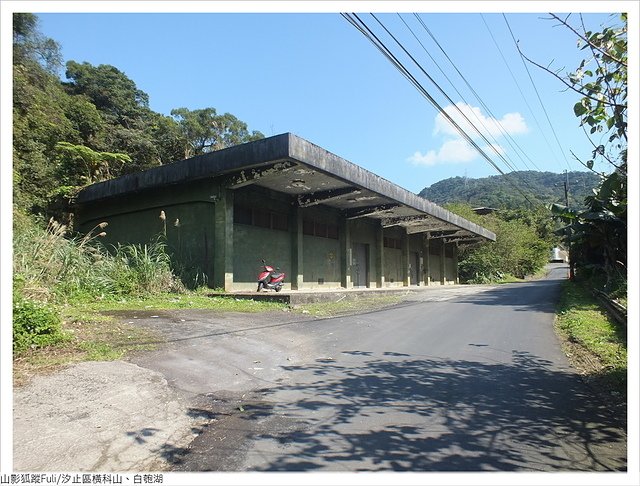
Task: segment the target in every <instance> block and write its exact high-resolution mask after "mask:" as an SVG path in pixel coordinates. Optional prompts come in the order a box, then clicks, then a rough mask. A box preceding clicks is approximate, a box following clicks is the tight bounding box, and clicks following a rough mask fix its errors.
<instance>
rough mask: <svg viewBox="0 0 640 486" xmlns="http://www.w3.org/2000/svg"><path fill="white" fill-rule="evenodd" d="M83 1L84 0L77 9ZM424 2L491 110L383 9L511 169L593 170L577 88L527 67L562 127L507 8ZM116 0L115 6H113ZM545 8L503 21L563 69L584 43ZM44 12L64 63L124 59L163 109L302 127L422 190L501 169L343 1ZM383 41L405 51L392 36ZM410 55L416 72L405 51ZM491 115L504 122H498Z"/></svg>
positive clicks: (411, 20) (430, 23)
mask: <svg viewBox="0 0 640 486" xmlns="http://www.w3.org/2000/svg"><path fill="white" fill-rule="evenodd" d="M45 3H46V2H45ZM176 3H177V2H176ZM85 5H86V3H83V4H78V10H79V11H80V10H81V9H82V8H83V6H85ZM120 5H121V4H120ZM387 5H389V4H387ZM420 5H421V4H420V3H417V2H416V3H415V6H416V7H420ZM581 5H584V4H581ZM546 6H547V7H548V5H546ZM422 7H423V9H422V12H423V13H421V15H420V17H421V19H422V20H423V22H424V23H425V25H426V26H427V27H428V28H429V30H430V31H431V33H432V34H433V36H434V37H435V38H436V39H437V40H438V42H439V43H440V45H441V46H442V47H443V49H444V50H445V51H446V53H447V55H448V56H449V57H450V58H451V60H452V61H453V62H454V63H455V66H456V67H457V69H458V70H459V71H461V72H462V74H463V75H464V76H465V78H466V80H467V81H468V83H469V84H470V85H471V86H472V87H473V89H474V90H475V91H476V92H477V93H478V94H479V96H480V98H481V99H482V101H483V102H484V104H485V105H486V107H488V108H489V109H490V110H491V113H492V114H493V116H492V115H491V114H489V113H488V112H487V110H486V109H485V108H484V107H482V106H481V104H480V102H479V101H478V100H477V99H476V98H475V96H474V95H473V94H472V93H471V92H470V91H469V89H468V88H467V86H466V84H465V82H464V81H463V80H462V79H461V78H460V77H459V76H458V74H457V73H456V71H455V69H454V67H452V65H451V64H450V63H449V61H448V60H447V59H446V58H445V56H444V55H443V54H442V52H441V51H440V49H439V48H438V47H437V46H436V45H435V44H434V42H433V40H432V39H431V37H429V35H428V34H427V31H426V30H425V29H424V28H423V27H422V26H421V25H420V24H419V23H418V21H417V19H416V18H415V17H414V16H413V15H412V13H411V10H407V12H408V13H404V14H402V19H404V20H405V21H406V22H407V24H409V26H410V27H411V28H412V30H413V31H414V33H415V34H416V35H417V36H418V38H419V39H420V42H422V44H423V45H424V47H425V48H427V50H428V52H429V53H430V54H431V56H432V57H433V58H434V59H435V61H437V65H438V66H439V67H438V66H436V65H435V64H434V62H433V60H432V59H430V58H429V57H428V56H427V54H426V53H425V50H424V49H423V47H422V46H420V44H418V42H417V41H416V40H415V38H414V37H413V35H412V34H411V32H410V31H409V30H408V29H407V27H406V26H405V25H404V23H403V22H402V19H401V18H400V17H399V16H398V15H397V14H396V13H388V14H378V18H379V19H380V20H381V21H382V22H383V23H384V24H385V25H386V26H387V27H388V28H389V29H390V30H391V31H392V32H393V33H394V35H396V36H397V37H398V39H399V40H401V42H402V43H403V45H405V46H406V47H407V49H408V50H409V51H410V52H411V53H412V55H414V56H415V57H416V60H418V62H419V63H420V64H421V65H422V66H423V67H424V69H425V70H426V71H427V72H428V73H429V74H430V75H431V76H432V77H433V78H434V79H435V80H436V81H437V82H438V84H439V85H440V86H441V87H442V88H443V89H444V90H445V92H446V93H447V94H448V95H449V97H450V98H451V99H452V100H453V101H454V102H455V103H459V106H460V107H461V108H462V109H463V111H464V112H465V113H469V115H468V116H469V118H470V119H471V120H472V121H474V123H476V122H477V120H478V119H481V120H482V121H483V123H484V125H485V126H486V127H487V130H489V131H491V132H492V133H493V132H495V134H494V137H495V138H489V141H490V142H491V144H493V145H494V146H495V147H496V150H497V151H498V152H499V153H501V154H504V157H505V158H506V159H507V161H509V162H510V163H511V165H512V167H514V168H517V169H527V168H531V169H540V170H549V171H554V172H561V171H563V170H564V169H568V168H569V169H572V170H581V169H583V168H582V166H580V164H578V163H577V162H576V161H575V160H573V158H572V156H571V153H570V152H571V151H573V152H574V153H576V155H579V156H581V157H584V158H585V159H586V158H587V157H588V155H589V152H590V150H591V146H590V144H589V142H588V141H587V140H586V138H585V136H584V133H583V131H582V129H580V128H579V126H578V121H577V119H576V118H575V117H574V115H573V110H572V107H573V104H574V103H575V102H576V101H577V99H578V97H577V94H575V93H573V92H567V91H566V90H564V87H563V86H562V85H561V84H560V83H559V82H558V81H556V80H554V79H553V78H552V77H551V76H550V75H549V74H547V73H544V72H542V71H541V70H539V69H538V68H536V67H534V66H529V71H530V73H531V75H532V77H533V80H534V83H535V86H536V88H537V89H538V92H539V94H540V97H541V99H542V101H543V102H544V104H545V107H546V110H547V115H548V116H549V118H550V120H551V124H552V126H553V129H554V130H555V135H554V133H553V132H552V130H551V128H550V126H549V123H548V122H547V115H545V113H544V112H543V111H542V109H541V107H540V102H539V101H538V99H537V96H536V94H535V91H534V89H533V87H532V83H531V81H530V80H529V78H528V74H527V71H526V70H525V68H524V65H523V62H522V60H521V59H520V56H519V55H518V53H517V50H516V48H515V43H514V41H513V39H512V38H511V34H510V33H509V30H508V26H507V23H506V22H505V18H504V17H503V15H502V14H501V13H483V14H481V13H478V12H473V13H466V14H460V13H429V12H428V10H427V9H425V8H424V7H425V6H424V4H423V5H422ZM114 8H115V9H116V10H118V4H117V3H116V4H115V7H114ZM418 10H420V9H419V8H416V11H418ZM386 11H387V12H389V10H388V9H387V10H386ZM545 12H546V8H545V5H544V4H540V8H539V13H527V14H524V13H507V14H506V19H507V21H508V23H509V26H510V27H511V29H512V31H513V33H514V35H515V37H516V38H517V39H518V40H519V41H520V45H521V47H522V50H523V51H524V52H525V53H526V54H527V55H528V56H529V57H531V58H533V59H534V60H536V61H538V62H540V63H542V64H548V63H550V62H552V61H553V66H554V67H556V68H563V67H564V68H565V69H564V70H563V72H566V71H567V70H570V69H574V68H575V67H577V65H578V64H579V61H580V59H582V58H583V57H584V54H585V53H584V51H579V50H578V48H577V47H576V41H577V39H576V37H575V35H574V34H572V33H571V32H569V31H568V30H567V29H566V28H563V27H558V26H557V22H554V21H550V20H545V19H544V17H548V15H547V14H546V13H545ZM39 17H40V21H41V24H40V28H41V30H42V32H43V33H44V34H45V35H47V36H49V37H52V38H53V39H55V40H57V41H58V42H59V43H60V44H61V45H62V52H63V56H64V58H65V61H66V60H75V61H78V62H84V61H86V62H89V63H91V64H94V65H98V64H111V65H113V66H116V67H117V68H119V69H120V70H122V71H123V72H125V73H126V74H127V76H129V77H130V78H131V79H132V80H134V81H135V82H136V84H137V86H138V87H139V88H140V89H142V90H143V91H145V92H146V93H148V94H149V97H150V106H151V108H152V109H154V110H155V111H158V112H161V113H164V114H169V113H170V111H171V109H172V108H178V107H183V106H184V107H187V108H189V109H197V108H204V107H210V106H212V107H215V108H216V109H217V110H218V112H219V113H223V112H230V113H233V114H234V115H236V116H237V117H238V118H240V119H241V120H243V121H245V122H246V123H247V124H248V125H249V128H250V129H252V130H260V131H261V132H263V133H264V134H265V135H267V136H268V135H275V134H278V133H283V132H293V133H295V134H297V135H299V136H301V137H303V138H306V139H308V140H309V141H311V142H313V143H316V144H318V145H320V146H322V147H323V148H325V149H327V150H329V151H331V152H334V153H336V154H337V155H339V156H341V157H344V158H346V159H348V160H350V161H352V162H354V163H356V164H358V165H361V166H363V167H365V168H366V169H368V170H371V171H372V172H375V173H377V174H379V175H381V176H383V177H385V178H386V179H389V180H391V181H392V182H395V183H397V184H399V185H401V186H403V187H405V188H407V189H409V190H411V191H414V192H419V191H420V190H421V189H423V188H424V187H425V186H428V185H430V184H433V183H435V182H437V181H439V180H441V179H445V178H447V177H453V176H468V177H484V176H487V175H495V174H497V173H498V172H497V171H496V169H494V168H493V167H492V166H491V165H490V164H489V163H488V162H487V161H486V160H484V159H483V158H482V157H481V156H480V155H479V154H478V153H477V152H475V151H474V150H472V149H471V148H470V147H469V146H468V145H466V144H465V143H464V142H463V141H462V140H461V139H460V137H459V136H458V135H457V134H456V133H455V132H453V131H452V130H451V127H450V125H449V124H448V123H446V122H443V119H442V117H441V116H440V117H439V116H437V115H438V114H437V111H436V109H435V108H434V107H433V106H432V105H431V104H430V103H429V102H428V101H427V100H426V99H425V98H424V97H423V96H422V95H421V94H420V93H419V92H418V91H417V90H416V89H415V88H414V87H413V86H412V85H411V84H410V83H409V82H408V81H407V80H406V79H405V78H404V77H402V76H401V74H400V73H399V72H398V71H397V70H396V69H395V68H394V67H393V66H392V64H391V63H390V62H389V61H388V60H387V59H385V58H384V57H383V56H382V55H381V54H380V53H379V52H378V50H377V49H376V48H375V47H374V46H373V45H372V44H371V43H370V42H369V41H368V40H367V39H365V37H364V36H363V35H362V34H361V33H360V32H358V31H357V30H356V29H355V28H354V27H353V26H351V25H350V24H349V23H348V22H347V21H346V20H345V19H343V18H342V17H341V16H340V15H339V13H337V12H335V13H295V14H294V13H248V12H243V13H239V14H230V13H151V12H147V13H135V14H130V13H97V12H94V13H47V14H40V15H39ZM361 17H362V18H363V19H364V20H365V21H366V22H367V24H368V25H370V26H374V25H377V23H376V21H375V19H373V18H372V17H370V16H368V15H367V14H366V13H363V14H361ZM583 18H584V20H585V23H586V24H587V26H588V28H593V29H596V28H598V27H599V26H600V25H601V24H602V23H603V22H609V23H610V22H611V21H612V20H615V19H612V17H611V16H610V15H607V14H585V15H584V16H583ZM570 21H572V22H573V23H574V24H577V23H578V22H579V21H580V18H579V17H578V16H577V15H575V14H574V15H572V16H571V17H570ZM378 31H381V29H380V27H379V26H378ZM491 36H493V39H495V42H496V43H497V44H498V45H499V46H500V49H501V51H502V54H501V53H500V51H499V50H498V49H497V47H496V45H495V43H494V40H493V39H492V37H491ZM385 44H387V45H389V46H390V47H393V49H394V51H396V52H400V51H399V48H398V47H397V45H395V44H394V42H393V41H392V40H391V39H389V38H387V39H386V40H385ZM502 56H504V58H505V59H506V63H505V61H504V60H503V58H502ZM403 62H405V63H406V65H407V67H410V69H411V70H412V72H416V73H418V72H419V71H418V70H417V69H416V68H415V66H414V65H412V64H411V61H409V60H408V59H406V58H405V61H403ZM440 69H441V70H442V71H444V73H445V75H446V77H445V75H443V74H442V73H441V72H440ZM509 70H511V72H513V77H515V80H516V81H517V84H516V81H514V79H513V77H512V74H510V71H509ZM420 81H421V83H422V84H423V86H424V87H425V88H426V89H427V90H428V91H429V92H430V93H432V94H433V95H434V97H435V98H436V99H437V100H438V102H439V103H440V104H441V106H443V107H447V106H449V107H450V105H451V103H450V102H449V101H448V100H446V99H445V98H444V97H443V96H442V95H441V94H440V93H439V92H438V91H437V89H436V88H435V87H434V86H433V85H432V84H430V82H429V81H427V80H426V78H425V77H424V76H423V75H422V74H421V76H420ZM450 82H451V83H452V84H453V86H452V85H451V84H450ZM456 89H457V90H458V91H459V92H460V94H461V95H462V97H461V96H460V94H458V93H457V92H456ZM520 91H522V93H523V94H521V93H520ZM523 95H524V96H523ZM463 98H464V100H466V102H465V101H463ZM447 111H448V112H451V113H455V111H451V108H449V109H448V110H447ZM476 117H478V118H476ZM494 117H495V119H497V120H498V122H499V123H500V125H501V126H502V130H500V131H498V130H497V128H496V127H497V125H496V122H495V121H493V120H492V119H493V118H494ZM505 132H506V133H509V135H510V137H511V138H510V139H507V137H505ZM556 137H557V138H558V139H559V140H560V141H561V144H562V149H560V147H559V145H558V143H557V141H556ZM478 143H479V145H481V146H482V147H485V151H486V152H487V154H488V155H489V156H490V157H491V158H492V159H494V161H495V162H496V163H497V164H498V165H499V167H500V168H501V170H503V171H504V172H508V171H510V170H511V169H510V168H509V167H508V166H506V165H505V163H504V161H502V159H500V158H499V156H498V155H497V153H496V152H495V151H492V150H491V149H489V148H488V147H487V145H488V144H487V143H486V142H485V141H479V142H478ZM523 153H524V154H526V155H523ZM603 169H605V168H604V167H603Z"/></svg>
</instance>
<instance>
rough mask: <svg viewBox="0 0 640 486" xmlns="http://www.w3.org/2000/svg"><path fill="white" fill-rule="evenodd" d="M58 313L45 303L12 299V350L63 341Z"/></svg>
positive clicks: (65, 337) (64, 338)
mask: <svg viewBox="0 0 640 486" xmlns="http://www.w3.org/2000/svg"><path fill="white" fill-rule="evenodd" d="M66 339H67V336H66V335H65V334H64V333H63V332H62V328H61V320H60V316H59V314H58V313H57V312H56V311H55V310H54V309H52V308H50V307H49V306H48V305H47V304H44V303H41V302H36V301H34V300H29V299H24V298H22V297H18V298H16V299H14V301H13V351H14V353H16V354H20V353H22V352H24V351H26V350H27V349H29V348H32V347H44V346H49V345H51V344H56V343H58V342H61V341H64V340H66Z"/></svg>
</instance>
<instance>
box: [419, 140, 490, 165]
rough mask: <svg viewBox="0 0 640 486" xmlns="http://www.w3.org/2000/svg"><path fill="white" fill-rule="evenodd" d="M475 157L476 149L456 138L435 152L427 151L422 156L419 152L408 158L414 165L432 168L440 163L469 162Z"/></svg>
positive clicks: (476, 154)
mask: <svg viewBox="0 0 640 486" xmlns="http://www.w3.org/2000/svg"><path fill="white" fill-rule="evenodd" d="M477 156H478V152H477V151H476V149H474V148H473V147H471V145H469V144H468V143H467V142H466V141H464V140H462V139H461V138H457V139H453V140H447V141H446V142H444V143H443V144H442V146H441V147H440V149H439V150H438V151H437V152H436V151H435V150H429V151H428V152H427V153H426V154H424V155H423V154H422V153H421V152H416V153H415V154H413V155H412V156H411V157H409V161H411V162H413V163H414V164H416V165H426V166H432V165H436V164H442V163H454V164H459V163H464V162H471V161H472V160H473V159H475V158H476V157H477Z"/></svg>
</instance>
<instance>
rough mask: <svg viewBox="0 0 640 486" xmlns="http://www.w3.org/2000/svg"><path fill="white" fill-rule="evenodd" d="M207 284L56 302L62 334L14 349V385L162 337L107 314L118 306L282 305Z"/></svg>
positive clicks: (228, 308) (237, 308)
mask: <svg viewBox="0 0 640 486" xmlns="http://www.w3.org/2000/svg"><path fill="white" fill-rule="evenodd" d="M208 293H209V290H208V289H206V290H201V291H197V292H187V293H183V294H175V293H163V294H155V295H150V296H146V297H145V296H138V297H132V296H128V297H126V298H120V299H117V300H102V301H101V300H92V301H75V302H69V303H67V304H65V305H64V306H60V307H59V308H58V310H59V313H60V315H61V317H62V332H63V333H64V334H65V336H66V339H64V340H63V341H62V342H60V343H58V344H54V345H51V346H44V347H38V348H32V349H27V350H26V351H24V352H22V353H19V354H17V355H14V360H13V368H14V369H13V377H14V385H15V386H21V385H23V384H25V383H27V382H28V381H29V380H30V379H31V378H32V377H33V376H35V375H37V374H46V373H51V372H54V371H56V370H58V369H60V368H61V367H63V366H66V365H69V364H73V363H78V362H81V361H111V360H116V359H122V358H125V357H126V356H127V355H128V354H130V353H132V352H134V351H151V350H153V349H156V347H157V346H156V345H152V344H140V343H149V342H156V343H157V342H161V340H162V337H161V336H157V335H154V334H153V333H152V332H151V331H149V330H147V329H142V328H140V327H137V326H133V325H129V324H126V323H124V322H121V321H119V320H118V319H117V318H114V317H113V316H109V315H107V313H108V312H110V311H118V310H140V309H141V310H150V311H154V310H172V309H211V310H212V311H217V312H267V311H273V310H283V309H286V307H287V306H286V305H284V304H279V303H274V302H256V301H253V300H240V299H234V298H232V297H213V298H212V297H208V296H207V294H208Z"/></svg>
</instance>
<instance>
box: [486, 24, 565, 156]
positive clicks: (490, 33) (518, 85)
mask: <svg viewBox="0 0 640 486" xmlns="http://www.w3.org/2000/svg"><path fill="white" fill-rule="evenodd" d="M480 17H481V18H482V21H483V22H484V25H485V27H486V28H487V31H488V32H489V36H490V37H491V40H492V41H493V44H494V45H495V46H496V49H497V50H498V52H499V53H500V57H501V58H502V61H503V62H504V65H505V66H506V67H507V70H508V71H509V74H511V79H513V82H514V83H515V85H516V87H517V88H518V91H519V92H520V96H522V99H523V100H524V102H525V104H526V105H527V108H529V112H531V116H532V117H533V120H534V121H535V122H536V125H537V126H538V129H539V130H540V133H541V134H542V138H544V141H545V142H546V144H547V147H549V151H550V152H551V154H552V155H553V157H554V158H555V159H556V162H559V161H558V159H557V157H556V153H555V152H554V151H553V149H552V148H551V143H549V140H548V139H547V136H546V135H545V133H544V130H543V129H542V126H541V125H540V122H539V121H538V118H537V117H536V114H535V111H534V110H533V108H531V105H530V104H529V101H527V97H526V96H525V95H524V92H523V91H522V88H521V87H520V84H519V83H518V80H517V79H516V76H515V74H513V71H512V70H511V67H510V66H509V63H508V62H507V59H506V58H505V57H504V54H503V52H502V49H500V45H499V44H498V42H497V41H496V38H495V37H494V36H493V32H492V31H491V28H490V27H489V24H487V21H486V20H485V18H484V15H482V14H480Z"/></svg>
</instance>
